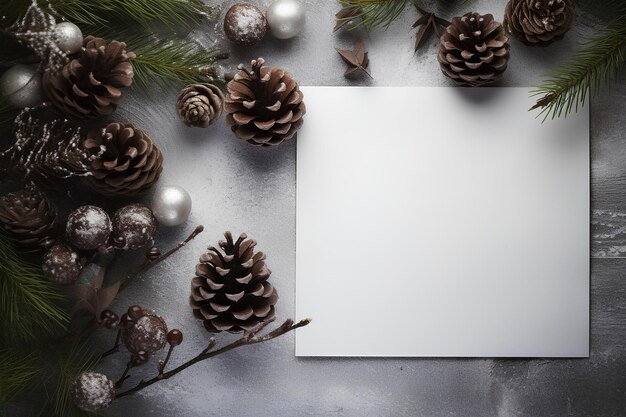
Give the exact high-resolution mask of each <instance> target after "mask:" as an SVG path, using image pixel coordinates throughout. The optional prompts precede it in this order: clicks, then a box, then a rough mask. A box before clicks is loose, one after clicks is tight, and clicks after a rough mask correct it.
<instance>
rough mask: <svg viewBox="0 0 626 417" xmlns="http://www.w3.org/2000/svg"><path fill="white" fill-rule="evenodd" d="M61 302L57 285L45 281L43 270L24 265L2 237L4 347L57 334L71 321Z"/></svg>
mask: <svg viewBox="0 0 626 417" xmlns="http://www.w3.org/2000/svg"><path fill="white" fill-rule="evenodd" d="M62 300H63V296H62V294H61V293H60V292H59V290H58V289H57V288H56V287H55V286H54V284H52V283H50V282H48V281H45V280H44V279H43V278H42V276H41V269H40V268H38V267H35V266H34V265H30V264H28V263H25V262H24V261H23V260H22V259H21V258H20V257H19V256H18V255H17V253H16V252H15V250H14V249H13V247H12V245H11V244H10V242H9V241H8V239H7V238H6V237H4V236H2V235H0V318H1V319H0V335H1V339H2V341H1V344H2V345H3V346H6V345H7V344H9V343H15V342H18V341H30V340H35V339H41V337H42V336H46V335H54V334H55V333H58V332H59V331H60V330H62V329H63V328H64V326H65V325H66V324H67V323H68V320H69V319H68V315H67V314H66V312H65V311H64V310H63V309H62V308H61V307H59V305H58V303H59V302H60V301H62Z"/></svg>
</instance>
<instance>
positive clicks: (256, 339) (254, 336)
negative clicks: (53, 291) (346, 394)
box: [116, 319, 311, 398]
mask: <svg viewBox="0 0 626 417" xmlns="http://www.w3.org/2000/svg"><path fill="white" fill-rule="evenodd" d="M271 321H272V320H268V321H266V322H263V323H261V324H260V325H259V326H257V327H256V328H255V329H253V330H251V331H249V332H246V333H244V335H243V336H242V337H241V338H240V339H237V340H235V341H234V342H232V343H231V344H229V345H226V346H224V347H222V348H219V349H217V350H212V349H213V347H215V345H216V343H215V339H213V338H211V339H210V340H209V346H208V347H207V348H206V349H204V350H203V351H202V352H200V354H199V355H197V356H195V357H193V358H192V359H190V360H188V361H187V362H185V363H183V364H182V365H180V366H178V367H177V368H174V369H172V370H171V371H168V372H164V373H162V372H159V375H157V376H155V377H153V378H151V379H148V380H142V381H140V382H139V383H138V384H137V385H135V386H134V387H133V388H130V389H129V390H126V391H124V392H121V393H119V394H116V398H121V397H125V396H127V395H131V394H134V393H136V392H137V391H141V390H142V389H144V388H146V387H148V386H150V385H152V384H156V383H157V382H159V381H162V380H164V379H169V378H171V377H173V376H174V375H176V374H178V373H179V372H182V371H184V370H185V369H187V368H189V367H190V366H192V365H195V364H196V363H198V362H202V361H204V360H206V359H210V358H212V357H214V356H217V355H220V354H222V353H226V352H228V351H231V350H233V349H236V348H238V347H240V346H245V345H253V344H256V343H262V342H266V341H268V340H272V339H275V338H277V337H279V336H282V335H284V334H285V333H288V332H290V331H292V330H295V329H297V328H300V327H304V326H306V325H308V324H309V323H310V322H311V319H305V320H302V321H300V322H298V323H294V322H293V320H287V321H285V322H284V323H283V324H282V325H281V326H280V327H278V328H276V329H275V330H272V331H271V332H269V333H267V334H265V335H263V336H258V333H259V332H260V331H262V330H263V329H264V328H265V327H266V326H267V325H268V324H269V323H271Z"/></svg>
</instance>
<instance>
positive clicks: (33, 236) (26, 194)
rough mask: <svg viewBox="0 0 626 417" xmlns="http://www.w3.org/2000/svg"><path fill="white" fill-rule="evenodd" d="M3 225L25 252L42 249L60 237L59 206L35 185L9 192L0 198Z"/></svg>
mask: <svg viewBox="0 0 626 417" xmlns="http://www.w3.org/2000/svg"><path fill="white" fill-rule="evenodd" d="M0 228H1V229H3V230H4V231H5V232H6V233H7V235H8V236H9V237H11V239H13V240H14V241H15V243H16V244H17V245H18V246H19V247H20V248H21V249H22V250H24V251H25V252H41V251H43V250H46V249H48V248H50V247H51V246H52V244H53V243H54V241H55V240H56V239H57V237H58V234H59V222H58V218H57V211H56V207H55V206H54V205H53V204H52V203H51V202H50V201H49V200H48V198H47V197H46V196H45V195H44V194H43V193H42V192H41V191H39V190H38V189H36V188H34V187H28V188H25V189H23V190H20V191H16V192H13V193H9V194H6V195H4V196H2V197H0Z"/></svg>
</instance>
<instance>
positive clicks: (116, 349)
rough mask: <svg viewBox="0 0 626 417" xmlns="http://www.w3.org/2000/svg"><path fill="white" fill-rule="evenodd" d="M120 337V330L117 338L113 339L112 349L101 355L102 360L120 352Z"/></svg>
mask: <svg viewBox="0 0 626 417" xmlns="http://www.w3.org/2000/svg"><path fill="white" fill-rule="evenodd" d="M121 337H122V329H119V330H118V331H117V336H116V337H115V343H114V344H113V347H112V348H111V349H109V350H107V351H106V352H104V353H103V354H102V356H101V357H102V358H106V357H107V356H109V355H112V354H114V353H117V352H119V351H120V338H121Z"/></svg>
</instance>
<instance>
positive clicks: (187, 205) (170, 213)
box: [151, 185, 191, 226]
mask: <svg viewBox="0 0 626 417" xmlns="http://www.w3.org/2000/svg"><path fill="white" fill-rule="evenodd" d="M151 208H152V213H154V217H156V219H157V220H158V222H159V223H160V224H162V225H163V226H178V225H181V224H183V223H185V222H186V221H187V219H188V218H189V214H190V213H191V196H190V195H189V193H188V192H187V191H186V190H185V189H184V188H183V187H179V186H177V185H168V186H164V187H161V188H159V189H158V190H156V192H155V193H154V197H153V199H152V206H151Z"/></svg>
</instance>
